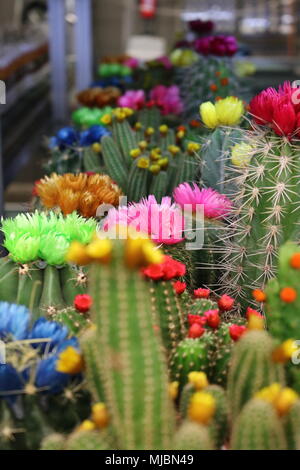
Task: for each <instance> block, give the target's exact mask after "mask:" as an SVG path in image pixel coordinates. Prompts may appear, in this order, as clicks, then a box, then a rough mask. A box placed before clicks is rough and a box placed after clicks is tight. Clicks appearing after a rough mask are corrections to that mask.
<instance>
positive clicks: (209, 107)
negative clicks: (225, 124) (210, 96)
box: [200, 101, 219, 129]
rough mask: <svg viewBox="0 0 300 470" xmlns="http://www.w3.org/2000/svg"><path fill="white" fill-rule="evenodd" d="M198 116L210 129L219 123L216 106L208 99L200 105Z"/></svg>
mask: <svg viewBox="0 0 300 470" xmlns="http://www.w3.org/2000/svg"><path fill="white" fill-rule="evenodd" d="M200 116H201V119H202V121H203V123H204V124H205V125H206V126H207V127H209V128H210V129H214V128H215V127H217V126H218V125H219V120H218V116H217V111H216V108H215V106H214V104H213V103H211V102H210V101H206V102H205V103H202V104H201V105H200Z"/></svg>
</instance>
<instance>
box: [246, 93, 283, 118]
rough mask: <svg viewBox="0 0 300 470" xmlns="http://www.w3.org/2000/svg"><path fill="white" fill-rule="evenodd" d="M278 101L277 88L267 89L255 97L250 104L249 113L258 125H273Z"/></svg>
mask: <svg viewBox="0 0 300 470" xmlns="http://www.w3.org/2000/svg"><path fill="white" fill-rule="evenodd" d="M277 101H278V92H277V91H276V90H275V88H271V87H270V88H267V89H266V90H263V91H262V92H261V93H259V94H258V95H256V96H254V98H252V100H251V101H250V104H249V111H250V113H251V114H252V115H253V117H254V120H255V122H256V123H257V124H267V123H271V122H272V120H273V113H274V109H275V107H276V103H277Z"/></svg>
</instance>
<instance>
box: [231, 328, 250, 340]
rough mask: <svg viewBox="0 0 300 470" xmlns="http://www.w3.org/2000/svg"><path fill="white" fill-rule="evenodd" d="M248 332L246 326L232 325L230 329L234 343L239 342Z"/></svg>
mask: <svg viewBox="0 0 300 470" xmlns="http://www.w3.org/2000/svg"><path fill="white" fill-rule="evenodd" d="M246 330H247V328H246V327H245V326H244V325H231V326H230V327H229V334H230V337H231V339H233V341H237V340H238V339H239V338H240V337H241V336H242V335H243V334H244V333H245V331H246Z"/></svg>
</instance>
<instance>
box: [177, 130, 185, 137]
mask: <svg viewBox="0 0 300 470" xmlns="http://www.w3.org/2000/svg"><path fill="white" fill-rule="evenodd" d="M184 136H185V132H184V131H178V132H177V134H176V137H177V138H178V139H183V137H184Z"/></svg>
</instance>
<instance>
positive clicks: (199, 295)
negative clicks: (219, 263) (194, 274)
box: [194, 287, 210, 299]
mask: <svg viewBox="0 0 300 470" xmlns="http://www.w3.org/2000/svg"><path fill="white" fill-rule="evenodd" d="M209 295H210V290H209V289H202V288H201V287H199V289H195V290H194V296H195V297H196V299H208V297H209Z"/></svg>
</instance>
